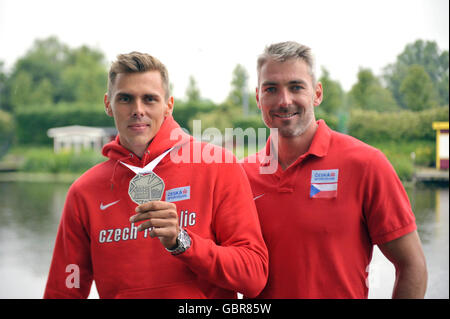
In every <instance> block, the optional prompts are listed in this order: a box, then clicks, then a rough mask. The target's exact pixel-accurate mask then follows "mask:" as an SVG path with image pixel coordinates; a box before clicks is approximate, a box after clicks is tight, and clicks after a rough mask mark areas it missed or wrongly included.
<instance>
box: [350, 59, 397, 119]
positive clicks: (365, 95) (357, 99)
mask: <svg viewBox="0 0 450 319" xmlns="http://www.w3.org/2000/svg"><path fill="white" fill-rule="evenodd" d="M348 95H349V105H350V107H351V108H359V109H364V110H376V111H394V110H397V109H398V105H397V103H396V102H395V100H394V98H393V97H392V94H391V93H390V91H389V90H387V89H386V88H384V87H383V86H382V85H381V83H380V80H379V79H378V78H377V77H375V75H374V74H373V73H372V71H371V70H370V69H364V68H361V69H360V70H359V72H358V82H357V83H356V84H355V85H353V87H352V88H351V90H350V92H349V94H348Z"/></svg>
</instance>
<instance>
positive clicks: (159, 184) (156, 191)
mask: <svg viewBox="0 0 450 319" xmlns="http://www.w3.org/2000/svg"><path fill="white" fill-rule="evenodd" d="M164 187H165V185H164V181H163V180H162V179H161V178H160V177H159V176H158V175H156V174H155V173H153V172H151V173H148V174H137V175H136V176H135V177H133V179H132V180H131V181H130V186H129V188H128V195H130V198H131V200H132V201H133V202H135V203H136V204H138V205H141V204H143V203H146V202H149V201H152V200H160V199H161V198H162V195H163V193H164Z"/></svg>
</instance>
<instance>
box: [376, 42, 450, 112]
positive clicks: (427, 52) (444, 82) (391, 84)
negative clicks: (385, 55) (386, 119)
mask: <svg viewBox="0 0 450 319" xmlns="http://www.w3.org/2000/svg"><path fill="white" fill-rule="evenodd" d="M412 65H421V66H422V67H423V68H424V70H425V71H426V73H427V74H428V75H429V77H430V79H431V82H432V83H433V88H432V91H433V93H432V94H433V95H435V96H437V99H438V101H437V102H438V104H439V105H448V103H449V87H448V74H449V55H448V51H441V50H440V49H439V47H438V46H437V44H436V42H434V41H423V40H417V41H415V42H414V43H411V44H408V45H406V47H405V49H404V50H403V52H402V53H401V54H399V55H398V56H397V61H396V62H395V63H393V64H390V65H388V66H386V67H385V68H384V72H383V78H384V80H385V81H386V83H387V87H388V88H389V90H390V91H391V92H392V94H393V96H394V98H395V100H396V101H397V103H398V104H399V105H400V106H401V107H403V108H407V105H406V103H405V101H404V99H403V93H402V92H401V90H400V88H401V86H402V82H403V80H404V79H405V77H406V76H407V74H408V68H409V67H410V66H412Z"/></svg>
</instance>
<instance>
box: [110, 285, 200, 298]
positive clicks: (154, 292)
mask: <svg viewBox="0 0 450 319" xmlns="http://www.w3.org/2000/svg"><path fill="white" fill-rule="evenodd" d="M115 298H116V299H206V296H205V295H204V294H203V292H202V291H201V290H200V289H198V288H197V282H196V281H185V282H181V283H173V284H170V285H165V286H159V287H151V288H133V289H124V290H120V291H119V292H118V293H117V295H116V297H115Z"/></svg>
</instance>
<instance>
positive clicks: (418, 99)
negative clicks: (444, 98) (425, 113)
mask: <svg viewBox="0 0 450 319" xmlns="http://www.w3.org/2000/svg"><path fill="white" fill-rule="evenodd" d="M399 90H400V93H401V94H402V96H403V97H402V99H403V103H404V105H405V106H406V108H407V109H410V110H413V111H420V110H425V109H430V108H433V107H435V106H437V104H438V102H437V97H436V95H437V93H438V92H437V91H436V90H435V89H434V88H433V83H432V82H431V79H430V76H429V75H428V73H427V72H426V71H425V69H424V68H423V66H421V65H417V64H414V65H412V66H410V67H409V68H408V70H407V73H406V76H405V78H404V79H403V81H402V84H401V85H400V89H399Z"/></svg>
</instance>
